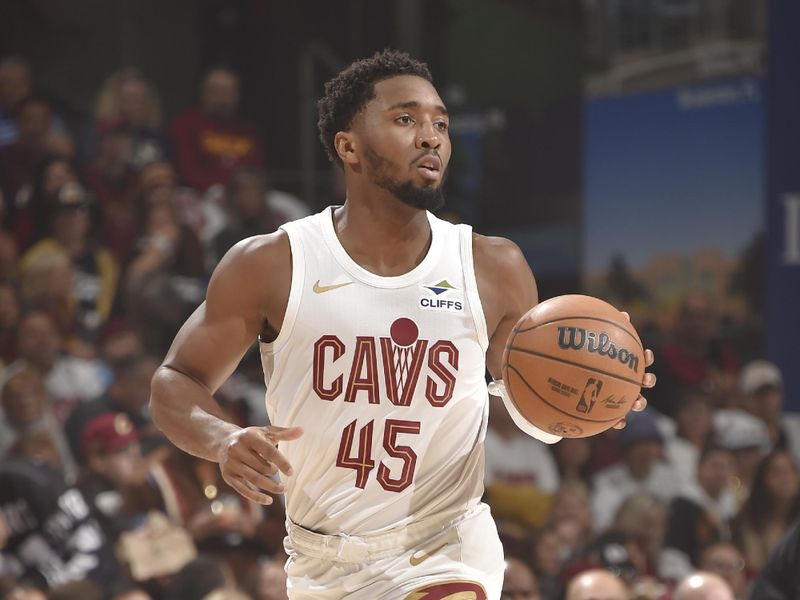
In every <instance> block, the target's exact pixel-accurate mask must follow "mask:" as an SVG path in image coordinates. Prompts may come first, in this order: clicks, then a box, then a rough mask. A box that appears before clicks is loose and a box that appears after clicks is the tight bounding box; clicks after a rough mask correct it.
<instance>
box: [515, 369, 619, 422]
mask: <svg viewBox="0 0 800 600" xmlns="http://www.w3.org/2000/svg"><path fill="white" fill-rule="evenodd" d="M506 368H507V369H511V370H512V371H514V372H515V373H516V374H517V375H519V378H520V379H521V380H522V383H524V384H525V386H526V387H527V388H528V389H529V390H530V391H531V392H533V393H534V394H536V397H537V398H539V400H541V401H542V402H544V403H545V404H546V405H547V406H549V407H550V408H552V409H555V410H556V411H558V412H560V413H561V414H562V415H566V416H568V417H569V418H571V419H577V420H579V421H586V422H587V423H613V422H615V421H619V420H621V419H622V418H623V417H613V418H611V419H587V418H586V417H579V416H577V415H575V414H573V413H571V412H568V411H566V410H564V409H562V408H560V407H559V406H558V405H557V404H553V403H551V402H549V401H548V400H546V399H545V398H543V397H542V396H541V394H539V392H537V391H536V390H535V389H533V388H532V387H531V384H530V383H528V381H527V380H526V379H525V377H524V376H523V375H522V373H520V371H519V369H517V368H516V367H515V366H514V365H511V364H508V363H506ZM509 396H511V401H512V402H514V406H516V407H517V410H518V411H519V412H520V414H523V415H524V414H525V413H523V412H522V410H520V407H519V405H518V404H517V403H516V401H515V400H514V396H513V394H509Z"/></svg>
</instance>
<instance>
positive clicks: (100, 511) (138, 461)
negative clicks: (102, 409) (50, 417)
mask: <svg viewBox="0 0 800 600" xmlns="http://www.w3.org/2000/svg"><path fill="white" fill-rule="evenodd" d="M81 453H82V455H83V457H84V459H85V464H86V469H84V471H83V473H82V474H81V478H80V480H79V482H78V487H79V488H80V490H81V492H82V493H83V495H84V497H85V498H86V501H87V502H88V503H89V505H90V506H91V507H92V509H93V512H94V514H95V516H96V518H97V520H98V522H99V523H100V525H101V527H102V528H103V531H104V532H105V533H106V534H107V535H108V536H109V538H110V540H111V541H112V542H115V541H116V540H117V538H118V537H119V535H120V534H121V533H122V532H123V531H126V530H128V529H133V528H134V527H135V526H136V524H137V521H138V520H140V518H141V515H139V514H137V513H136V511H135V509H134V506H137V504H135V502H134V501H133V496H134V495H135V494H136V489H137V488H141V487H142V486H144V485H145V482H146V478H147V465H146V463H145V461H144V458H143V456H142V451H141V447H140V446H139V432H138V431H137V430H136V429H135V428H134V426H133V423H132V422H131V420H130V419H129V418H128V416H127V415H126V414H125V413H114V412H107V413H103V414H101V415H98V416H96V417H94V418H93V419H91V420H90V421H89V422H88V423H87V424H86V425H85V426H84V428H83V431H82V432H81Z"/></svg>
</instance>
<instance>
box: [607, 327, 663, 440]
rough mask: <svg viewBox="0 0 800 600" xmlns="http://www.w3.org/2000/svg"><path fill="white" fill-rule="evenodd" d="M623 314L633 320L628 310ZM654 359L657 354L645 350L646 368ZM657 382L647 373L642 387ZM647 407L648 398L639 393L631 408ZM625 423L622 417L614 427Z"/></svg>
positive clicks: (641, 408)
mask: <svg viewBox="0 0 800 600" xmlns="http://www.w3.org/2000/svg"><path fill="white" fill-rule="evenodd" d="M622 314H623V315H625V317H626V318H627V319H628V321H630V320H631V316H630V315H629V314H628V313H627V312H625V311H622ZM654 361H655V355H654V354H653V351H652V350H650V349H649V348H647V349H645V351H644V366H645V368H647V367H650V366H652V364H653V362H654ZM655 384H656V376H655V375H653V374H652V373H645V374H644V378H643V379H642V387H643V388H651V387H653V386H654V385H655ZM645 408H647V399H646V398H645V397H644V396H642V395H641V394H639V397H638V398H637V399H636V400H635V401H634V403H633V406H632V407H631V410H633V411H636V412H640V411H643V410H644V409H645ZM625 424H626V420H625V419H620V420H619V422H618V423H617V424H616V425H614V429H623V428H624V427H625Z"/></svg>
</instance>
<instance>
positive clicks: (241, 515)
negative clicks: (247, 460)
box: [142, 448, 285, 577]
mask: <svg viewBox="0 0 800 600" xmlns="http://www.w3.org/2000/svg"><path fill="white" fill-rule="evenodd" d="M170 450H171V451H170V452H169V454H168V455H167V457H166V458H165V459H164V460H162V461H160V462H158V463H156V464H153V465H152V466H151V467H150V473H149V481H150V484H151V490H150V492H151V493H150V495H149V497H148V499H147V500H146V502H147V505H146V506H144V507H142V508H147V509H155V510H160V511H163V512H164V513H166V515H167V516H168V517H169V518H170V519H171V520H172V522H173V523H176V524H178V525H181V526H183V527H185V528H186V530H187V531H188V532H189V533H190V534H191V535H192V537H193V538H194V541H195V544H196V545H197V548H198V550H199V551H200V552H204V553H208V554H214V555H218V556H221V557H224V558H225V560H226V562H227V563H228V564H229V565H230V566H231V567H232V568H233V570H234V572H235V574H236V575H237V577H242V576H243V575H244V574H246V573H247V572H249V570H250V569H251V568H252V566H253V565H255V564H256V563H257V562H258V558H259V557H260V556H262V555H264V554H270V555H271V554H273V553H275V552H276V551H278V550H279V549H280V548H281V545H282V542H283V537H284V535H285V533H284V532H285V529H284V514H283V509H282V507H281V506H280V505H279V504H277V503H276V504H273V505H271V506H270V507H268V508H267V507H262V506H260V505H257V504H254V503H252V502H250V501H248V500H246V499H245V498H243V497H242V496H240V495H239V494H237V493H236V492H235V491H233V490H232V489H231V488H230V486H228V484H227V483H225V481H224V480H223V479H222V475H221V473H220V470H219V467H218V465H216V464H215V463H211V462H208V461H205V460H202V459H199V458H195V457H193V456H191V455H189V454H186V453H184V452H181V451H180V450H177V449H174V448H171V449H170Z"/></svg>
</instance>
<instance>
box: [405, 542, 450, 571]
mask: <svg viewBox="0 0 800 600" xmlns="http://www.w3.org/2000/svg"><path fill="white" fill-rule="evenodd" d="M445 546H447V542H445V543H444V544H442V545H441V546H439V547H437V548H434V549H433V550H431V551H430V552H424V553H423V554H421V555H419V556H417V555H416V553H415V554H412V555H411V558H409V559H408V562H410V563H411V566H412V567H416V566H417V565H418V564H420V563H421V562H424V561H426V560H428V559H429V558H430V557H431V556H433V555H434V554H436V553H437V552H438V551H439V550H441V549H442V548H444V547H445Z"/></svg>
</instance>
